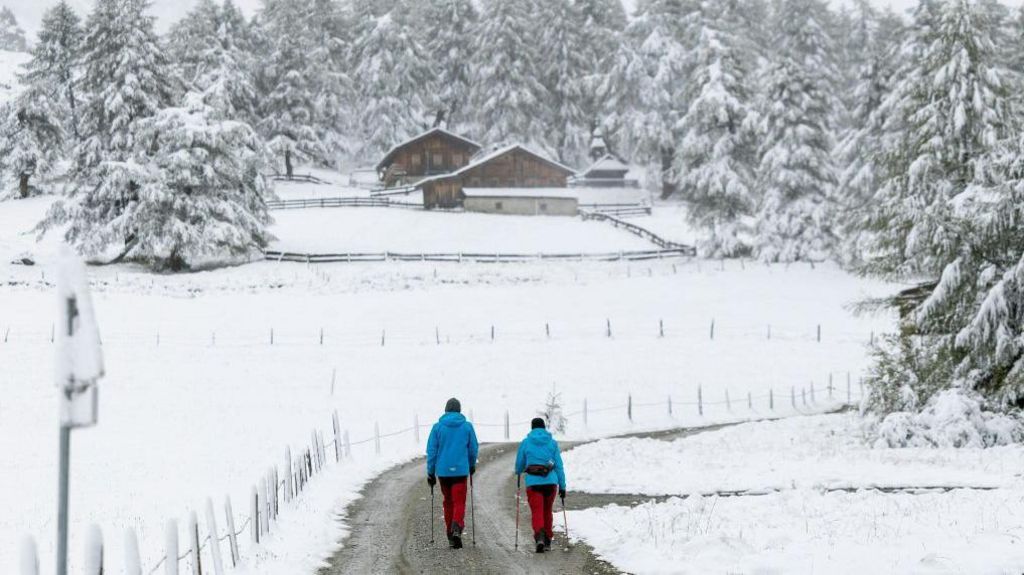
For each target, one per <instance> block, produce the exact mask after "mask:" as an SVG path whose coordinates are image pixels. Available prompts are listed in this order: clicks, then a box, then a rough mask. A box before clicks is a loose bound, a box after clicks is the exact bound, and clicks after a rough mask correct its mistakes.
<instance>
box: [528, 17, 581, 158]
mask: <svg viewBox="0 0 1024 575" xmlns="http://www.w3.org/2000/svg"><path fill="white" fill-rule="evenodd" d="M540 15H541V18H543V19H544V21H545V22H546V23H547V25H546V26H544V27H543V28H542V31H541V35H540V44H539V48H540V53H541V54H544V55H545V57H544V58H542V59H541V64H542V69H543V75H542V76H541V78H542V82H543V83H544V86H545V87H546V91H547V94H548V97H549V98H550V101H549V102H548V103H547V106H546V107H547V109H548V114H549V118H550V123H549V126H550V128H551V134H550V136H549V137H550V141H551V143H552V145H553V146H554V149H555V153H556V155H557V157H558V159H559V160H560V161H562V162H564V163H566V164H569V165H579V164H581V163H582V162H583V161H584V160H585V159H586V157H587V148H588V144H589V143H590V122H591V121H592V118H588V117H587V116H586V114H585V112H584V107H583V104H584V101H585V100H586V93H587V86H586V80H587V70H588V68H589V67H590V62H588V61H586V59H585V58H584V56H585V50H584V49H585V41H586V36H585V35H584V33H583V32H584V27H583V24H584V22H583V17H582V14H581V13H580V12H579V11H578V10H577V9H576V8H575V7H574V6H573V5H572V3H571V2H570V0H546V2H544V3H543V4H542V8H541V13H540Z"/></svg>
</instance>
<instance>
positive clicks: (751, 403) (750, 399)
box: [747, 391, 754, 411]
mask: <svg viewBox="0 0 1024 575" xmlns="http://www.w3.org/2000/svg"><path fill="white" fill-rule="evenodd" d="M747 409H749V410H751V411H753V410H754V398H753V397H752V396H751V395H750V392H749V391H748V392H747Z"/></svg>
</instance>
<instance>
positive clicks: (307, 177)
mask: <svg viewBox="0 0 1024 575" xmlns="http://www.w3.org/2000/svg"><path fill="white" fill-rule="evenodd" d="M270 177H271V178H273V179H274V180H277V181H278V182H306V183H309V184H329V183H330V182H328V181H326V180H321V179H320V178H318V177H316V176H314V175H313V174H292V175H291V177H288V176H286V175H285V174H274V175H272V176H270Z"/></svg>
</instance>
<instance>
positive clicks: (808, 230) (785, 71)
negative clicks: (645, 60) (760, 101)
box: [754, 0, 837, 262]
mask: <svg viewBox="0 0 1024 575" xmlns="http://www.w3.org/2000/svg"><path fill="white" fill-rule="evenodd" d="M826 15H827V8H826V7H825V5H824V4H823V3H821V2H820V1H819V0H782V1H781V2H780V4H779V6H778V11H777V13H776V14H775V20H774V23H775V27H776V29H777V30H778V37H777V40H776V46H775V53H774V57H773V59H774V61H773V63H772V64H771V66H770V67H769V68H768V71H767V74H766V76H765V82H764V86H765V90H766V92H765V93H764V95H763V97H764V100H765V102H766V105H765V109H764V126H763V128H762V129H763V131H764V142H763V145H762V149H761V162H760V167H759V182H758V187H759V188H760V190H761V193H762V194H763V195H762V197H761V200H760V205H759V209H758V213H757V225H756V229H755V239H754V252H755V254H756V255H757V257H758V258H760V259H762V260H764V261H786V262H789V261H801V260H819V259H823V258H825V257H827V256H828V255H829V254H830V251H831V249H832V247H833V243H834V235H833V233H832V231H831V229H830V224H829V222H828V219H827V216H828V205H827V203H828V202H829V198H830V196H831V194H832V191H833V187H834V186H835V171H834V167H833V164H832V158H831V155H830V154H831V151H832V137H833V136H832V131H833V115H834V114H835V111H836V109H837V104H836V102H835V99H834V96H833V88H832V84H831V82H832V80H833V78H835V77H836V76H837V74H836V71H835V67H834V66H833V65H832V60H831V58H832V55H831V54H830V49H831V47H830V43H829V38H828V36H827V34H826V32H825V27H824V25H823V22H824V20H825V18H826Z"/></svg>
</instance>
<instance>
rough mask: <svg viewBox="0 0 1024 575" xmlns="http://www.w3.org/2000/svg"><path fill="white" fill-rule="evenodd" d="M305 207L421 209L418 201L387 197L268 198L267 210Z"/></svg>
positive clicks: (421, 206)
mask: <svg viewBox="0 0 1024 575" xmlns="http://www.w3.org/2000/svg"><path fill="white" fill-rule="evenodd" d="M305 208H406V209H413V210H420V209H423V205H422V204H420V203H418V202H397V201H394V200H391V199H388V198H359V197H336V198H306V199H295V200H270V201H268V202H267V209H268V210H299V209H305Z"/></svg>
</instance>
